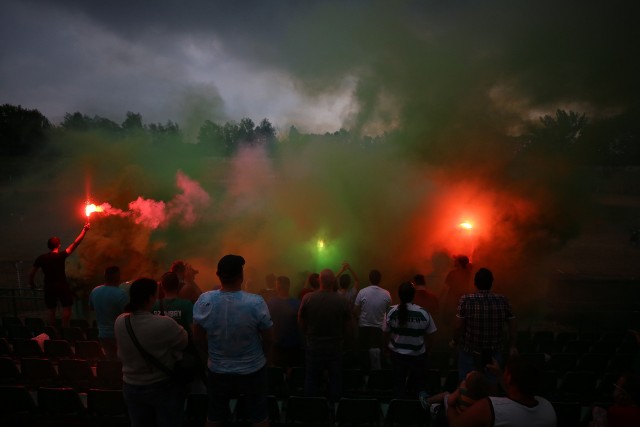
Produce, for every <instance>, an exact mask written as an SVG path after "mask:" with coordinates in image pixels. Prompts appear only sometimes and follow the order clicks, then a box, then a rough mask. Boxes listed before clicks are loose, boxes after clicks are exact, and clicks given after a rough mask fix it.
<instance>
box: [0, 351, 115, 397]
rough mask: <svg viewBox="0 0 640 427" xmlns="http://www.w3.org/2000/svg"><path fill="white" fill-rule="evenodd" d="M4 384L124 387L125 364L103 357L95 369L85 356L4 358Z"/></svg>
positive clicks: (0, 376) (0, 364) (0, 378)
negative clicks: (54, 360) (16, 359)
mask: <svg viewBox="0 0 640 427" xmlns="http://www.w3.org/2000/svg"><path fill="white" fill-rule="evenodd" d="M0 384H10V385H24V386H26V387H28V388H30V389H35V388H38V387H58V386H66V387H73V388H76V389H79V390H85V389H88V388H92V387H93V388H106V389H121V388H122V363H121V362H120V361H119V360H100V361H98V362H97V364H96V366H95V372H94V368H93V367H92V366H91V365H90V364H89V362H88V361H87V360H84V359H60V360H59V361H58V362H57V364H54V363H53V361H51V360H50V359H40V358H28V357H26V358H24V359H22V360H21V361H20V363H19V364H18V363H16V361H15V360H13V359H11V358H8V357H0Z"/></svg>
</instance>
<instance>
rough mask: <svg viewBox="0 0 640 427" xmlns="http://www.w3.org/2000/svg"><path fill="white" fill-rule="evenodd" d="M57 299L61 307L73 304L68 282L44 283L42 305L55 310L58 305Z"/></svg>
mask: <svg viewBox="0 0 640 427" xmlns="http://www.w3.org/2000/svg"><path fill="white" fill-rule="evenodd" d="M58 300H60V304H61V305H62V306H63V307H71V305H72V304H73V294H72V293H71V289H70V288H69V284H68V283H64V284H53V285H50V284H46V283H45V285H44V305H45V306H46V307H47V308H48V309H50V310H55V308H56V307H57V306H58Z"/></svg>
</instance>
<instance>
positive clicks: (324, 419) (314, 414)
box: [285, 396, 331, 426]
mask: <svg viewBox="0 0 640 427" xmlns="http://www.w3.org/2000/svg"><path fill="white" fill-rule="evenodd" d="M285 418H286V422H287V424H298V425H304V426H330V425H331V416H330V411H329V402H328V401H327V399H325V398H324V397H301V396H291V397H290V398H289V399H288V400H287V407H286V412H285Z"/></svg>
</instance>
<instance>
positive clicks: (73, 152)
mask: <svg viewBox="0 0 640 427" xmlns="http://www.w3.org/2000/svg"><path fill="white" fill-rule="evenodd" d="M631 8H632V4H631V3H630V2H624V1H613V2H608V3H607V4H606V5H605V4H603V3H602V2H591V1H587V2H578V1H567V2H559V3H558V2H550V1H543V2H508V1H488V2H471V1H462V2H456V3H455V4H453V5H452V4H446V3H442V2H430V1H427V2H424V1H423V2H401V3H395V2H382V1H373V2H370V1H367V2H365V1H349V2H338V1H322V2H302V3H301V2H258V1H255V2H210V1H194V2H189V3H188V5H185V6H180V7H178V4H177V3H176V2H173V1H154V2H133V3H132V2H123V1H112V2H84V1H73V0H68V1H46V2H45V1H34V0H26V1H25V0H21V1H17V0H16V1H14V0H9V1H5V2H4V3H3V6H2V9H3V13H2V14H0V16H1V17H0V27H1V28H2V30H0V31H1V35H2V37H0V40H1V41H0V43H1V45H0V47H1V49H2V52H3V53H2V55H1V56H0V101H1V102H3V103H5V102H6V103H13V104H21V105H23V106H25V107H28V108H38V109H39V110H40V111H42V112H43V113H44V114H45V115H47V116H48V117H49V118H50V119H52V120H54V121H56V120H57V121H59V120H61V119H62V117H63V116H64V114H65V113H68V112H74V111H81V112H82V113H85V114H98V115H101V116H105V117H109V118H112V119H113V120H116V121H119V120H120V119H122V114H124V112H125V111H136V112H139V113H141V114H142V116H143V117H144V118H145V120H147V121H166V120H176V121H178V122H179V123H180V125H181V127H182V128H183V130H184V131H185V134H187V135H195V134H197V127H199V126H200V125H201V124H202V122H203V121H204V120H205V119H208V120H212V121H223V120H229V119H239V118H240V117H255V118H261V117H268V118H269V119H270V120H271V121H272V122H273V123H274V124H275V125H276V126H277V128H278V129H279V131H280V137H281V139H282V140H286V138H287V131H288V129H289V127H290V126H291V125H294V126H296V127H297V128H299V129H301V130H303V131H306V132H315V133H324V132H334V131H337V130H338V129H340V128H346V129H348V130H349V131H350V132H352V133H353V135H358V136H362V135H372V136H380V135H384V134H385V133H386V137H384V138H383V142H382V143H379V144H372V145H371V146H367V147H362V146H359V145H357V144H333V143H330V142H326V141H323V142H321V143H316V144H313V143H310V144H306V145H301V146H297V145H295V144H283V145H282V146H281V147H279V148H278V149H277V150H276V151H275V152H274V153H270V154H268V153H267V151H266V150H265V149H264V147H249V146H247V147H244V148H242V149H241V150H239V151H238V152H237V153H236V154H235V156H234V157H233V158H231V159H229V160H222V159H213V158H211V159H196V158H192V157H189V156H186V155H183V154H180V153H179V152H173V151H168V149H167V150H164V151H162V150H160V149H157V148H149V147H146V146H144V144H142V143H140V141H138V140H136V138H135V137H132V138H131V139H130V140H128V141H125V142H118V143H115V142H112V141H108V140H105V138H103V137H101V136H100V135H93V136H88V135H82V136H77V140H73V141H70V140H68V139H67V140H65V141H57V142H56V147H57V149H59V150H60V152H62V153H64V157H63V159H64V161H62V162H60V163H59V164H48V163H47V162H39V161H36V160H35V159H34V168H33V173H32V174H31V175H30V176H28V177H27V178H25V179H23V180H21V181H20V182H17V183H15V187H14V189H15V191H16V192H18V193H20V194H21V196H20V197H21V198H22V199H20V200H16V201H15V204H16V206H21V209H22V210H23V212H22V213H20V214H16V217H15V218H12V219H11V220H12V221H14V223H15V222H18V223H22V224H25V223H27V222H31V223H35V222H38V224H37V225H35V226H33V227H32V228H31V229H30V230H25V233H28V234H29V237H27V238H26V239H25V240H26V241H27V242H28V245H27V248H26V249H25V250H24V252H23V253H22V254H21V255H25V256H26V254H30V255H32V256H33V257H35V255H36V254H37V253H39V252H40V249H44V243H43V242H44V241H46V238H48V237H49V234H57V233H64V234H63V240H66V241H67V242H68V241H70V239H72V237H73V233H74V231H73V230H75V229H78V230H79V229H80V224H81V221H82V218H81V217H82V213H81V204H82V203H83V202H84V200H85V198H86V197H90V198H91V201H92V202H94V203H96V204H100V203H109V204H110V206H111V207H112V209H113V210H112V211H107V212H105V213H103V214H99V213H96V214H94V216H93V217H92V227H93V228H92V230H91V234H90V235H89V236H88V237H87V239H86V241H85V242H84V243H83V246H82V249H81V251H79V252H80V256H79V257H78V259H77V268H78V269H79V270H80V271H81V274H83V275H85V276H87V277H95V276H96V275H99V272H100V271H101V270H102V269H103V268H104V266H105V265H107V264H109V263H119V264H121V265H123V266H126V267H125V271H126V273H127V274H129V275H130V276H133V275H138V274H157V273H158V272H161V271H162V270H163V269H166V268H167V267H168V265H169V264H170V262H171V261H172V260H174V259H179V258H181V259H188V260H191V261H192V262H194V263H195V264H196V265H197V266H198V267H199V270H200V271H201V272H202V273H203V274H204V275H205V277H206V274H209V277H208V278H207V281H208V282H209V283H211V282H213V281H214V279H213V277H211V274H212V272H213V270H214V262H215V260H216V259H217V258H219V256H221V255H223V254H224V253H228V252H231V253H239V254H242V255H243V256H245V258H246V259H247V269H250V270H251V271H252V274H253V276H254V277H253V278H254V280H255V281H261V277H263V276H264V274H266V273H268V272H276V273H277V274H287V275H290V276H292V277H293V278H295V279H296V280H297V278H298V276H297V274H298V273H301V272H304V271H318V270H319V269H322V268H334V269H337V268H338V267H339V266H340V264H341V263H342V262H343V261H345V260H346V261H349V262H350V263H351V264H352V265H353V266H354V268H355V269H356V270H357V271H359V272H361V275H362V276H363V277H362V279H365V278H366V272H368V270H369V269H371V268H379V269H381V270H382V272H383V281H384V280H385V278H387V279H388V280H389V281H391V282H393V283H390V285H396V284H397V283H399V282H400V281H401V280H403V279H404V278H405V277H406V276H408V275H410V274H414V273H415V272H418V271H420V272H423V273H434V274H436V275H437V274H441V273H442V271H443V270H446V269H447V268H448V267H449V266H450V264H449V263H450V259H449V258H448V257H449V256H450V255H452V254H456V253H467V254H469V255H471V256H472V261H473V262H474V264H476V265H477V266H480V265H482V266H488V267H490V268H492V269H495V270H496V271H497V272H498V274H496V277H497V280H498V281H499V282H501V285H503V286H515V285H516V284H517V285H519V286H523V287H524V285H525V284H526V283H522V277H524V276H530V274H531V273H533V272H534V271H535V272H536V273H538V272H546V269H547V264H546V263H547V261H548V259H549V256H550V255H552V254H553V252H554V251H555V250H557V249H558V248H560V247H562V245H563V244H564V243H565V242H566V241H567V240H568V239H570V238H572V237H574V236H575V235H576V234H577V233H578V232H579V229H580V225H581V224H582V223H584V221H586V220H588V219H589V218H588V215H589V208H588V206H589V198H588V197H587V189H588V185H589V180H588V174H586V173H584V172H582V171H581V169H580V168H579V167H578V164H577V163H576V165H567V164H558V163H556V162H554V160H553V159H543V160H540V161H538V160H536V161H533V160H529V161H526V162H521V163H517V162H515V161H514V153H515V152H516V148H517V147H515V146H514V144H513V139H512V138H511V137H513V136H516V135H519V134H520V133H521V132H523V130H524V128H525V127H526V126H527V125H528V124H529V123H531V122H535V121H537V120H538V118H539V117H540V116H541V115H543V114H548V113H553V112H554V111H556V109H559V108H562V109H566V110H573V111H578V112H580V113H586V114H587V115H589V116H590V117H606V116H607V115H611V114H614V113H619V112H621V111H624V110H626V109H630V108H637V102H638V101H637V100H638V99H640V96H639V95H640V94H639V93H638V91H639V89H640V85H638V84H637V83H636V79H637V76H638V75H640V70H639V68H640V67H639V63H638V62H639V60H638V58H639V56H638V53H640V52H639V49H638V43H640V37H639V36H640V35H639V34H638V32H639V30H638V26H637V25H636V24H635V22H633V21H632V20H633V18H634V17H635V14H634V13H632V10H631ZM188 142H189V143H191V142H195V141H194V140H191V141H188ZM171 150H175V148H172V149H171ZM580 174H584V176H580ZM52 189H53V190H52ZM33 196H37V197H33ZM7 210H8V211H12V212H13V211H14V209H13V208H10V207H9V206H7ZM117 210H120V211H117ZM43 212H45V213H47V219H46V220H44V219H42V213H43ZM114 213H118V214H117V215H113V214H114ZM109 214H112V215H109ZM38 218H39V219H38ZM467 220H468V221H471V222H473V224H474V228H473V229H472V230H471V231H464V230H461V229H460V228H459V227H458V225H459V224H460V223H461V222H462V221H467ZM319 241H322V242H323V243H324V244H325V246H324V247H323V248H319V246H318V242H319ZM37 242H42V245H41V247H38V246H36V243H37ZM63 244H64V242H63ZM479 264H480V265H479ZM205 269H206V270H208V273H207V272H205V271H206V270H205ZM529 280H533V279H529ZM517 282H520V283H517ZM260 284H261V283H260ZM438 285H439V284H438Z"/></svg>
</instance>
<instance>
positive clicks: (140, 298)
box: [129, 277, 158, 311]
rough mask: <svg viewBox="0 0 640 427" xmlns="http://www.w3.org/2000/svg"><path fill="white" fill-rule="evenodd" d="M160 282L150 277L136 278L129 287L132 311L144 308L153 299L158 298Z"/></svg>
mask: <svg viewBox="0 0 640 427" xmlns="http://www.w3.org/2000/svg"><path fill="white" fill-rule="evenodd" d="M157 293H158V284H157V283H156V281H155V280H153V279H150V278H148V277H141V278H139V279H136V280H134V281H133V283H132V284H131V287H130V288H129V308H130V310H131V311H136V310H142V309H144V308H145V307H146V306H147V304H149V302H150V300H151V299H154V300H155V298H156V295H157Z"/></svg>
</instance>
